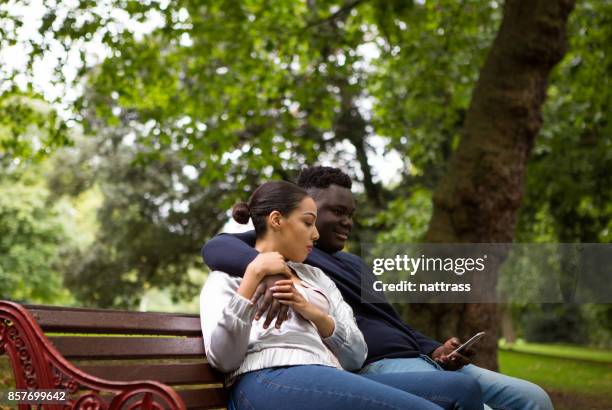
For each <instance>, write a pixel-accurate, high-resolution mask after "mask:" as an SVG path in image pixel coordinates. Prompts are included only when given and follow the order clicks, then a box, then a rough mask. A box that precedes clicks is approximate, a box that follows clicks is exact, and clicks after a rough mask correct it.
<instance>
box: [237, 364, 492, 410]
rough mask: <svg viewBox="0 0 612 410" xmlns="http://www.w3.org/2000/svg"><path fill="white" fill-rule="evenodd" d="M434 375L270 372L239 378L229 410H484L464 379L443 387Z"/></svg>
mask: <svg viewBox="0 0 612 410" xmlns="http://www.w3.org/2000/svg"><path fill="white" fill-rule="evenodd" d="M433 375H434V374H432V373H431V372H422V373H421V372H415V373H410V374H405V375H404V374H367V375H357V374H354V373H350V372H347V371H343V370H339V369H336V368H333V367H327V366H317V365H306V366H285V367H274V368H269V369H263V370H257V371H253V372H249V373H246V374H244V375H242V376H241V377H240V379H239V380H238V381H237V382H236V383H235V384H234V385H233V386H232V388H231V391H230V401H229V403H228V409H229V410H245V409H248V410H253V409H255V410H266V409H270V410H283V409H291V410H312V409H318V410H319V409H320V410H327V409H328V410H343V409H347V410H366V409H368V410H370V409H371V410H374V409H389V410H392V409H398V410H399V409H412V410H417V409H422V410H440V409H448V410H450V409H456V408H464V409H466V410H467V409H469V410H476V409H478V410H480V409H482V408H483V407H482V399H481V397H482V393H481V391H480V387H479V386H478V383H476V382H474V381H473V380H471V379H470V378H469V377H466V376H463V375H461V374H459V373H450V372H448V375H449V376H450V377H449V378H448V379H447V381H448V384H446V385H445V384H444V383H441V382H440V380H439V378H437V377H436V378H434V377H432V376H433ZM434 380H435V382H434ZM419 396H421V397H419ZM423 397H424V398H423ZM426 399H427V400H426ZM434 403H435V404H434Z"/></svg>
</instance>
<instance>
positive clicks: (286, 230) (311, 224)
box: [278, 196, 319, 262]
mask: <svg viewBox="0 0 612 410" xmlns="http://www.w3.org/2000/svg"><path fill="white" fill-rule="evenodd" d="M281 219H282V222H281V225H280V229H279V231H278V232H279V244H280V247H281V250H280V253H281V254H282V255H283V256H284V257H285V258H287V259H289V260H290V261H294V262H303V261H304V260H305V259H306V258H307V257H308V254H309V253H310V252H311V251H312V248H313V245H314V241H316V240H317V239H319V232H318V231H317V227H316V225H315V223H316V221H317V205H316V204H315V202H314V200H313V199H312V198H311V197H309V196H307V197H306V198H304V199H303V200H302V202H300V205H299V206H298V207H297V208H296V209H294V210H293V211H292V212H291V213H290V214H289V215H287V216H286V217H282V218H281Z"/></svg>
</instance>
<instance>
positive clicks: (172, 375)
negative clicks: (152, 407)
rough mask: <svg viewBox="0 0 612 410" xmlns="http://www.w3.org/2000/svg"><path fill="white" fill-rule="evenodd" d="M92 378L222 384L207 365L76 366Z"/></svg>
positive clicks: (216, 374) (180, 383) (174, 383)
mask: <svg viewBox="0 0 612 410" xmlns="http://www.w3.org/2000/svg"><path fill="white" fill-rule="evenodd" d="M78 367H79V368H80V369H81V370H83V371H84V372H86V373H89V374H91V375H93V376H97V377H100V378H103V379H108V380H115V381H133V380H158V381H160V382H162V383H165V384H169V385H185V384H206V383H222V382H223V376H222V375H221V374H220V373H217V372H215V371H214V370H213V368H212V367H211V366H210V365H209V364H208V363H171V364H139V365H137V366H135V365H134V364H131V365H117V364H112V365H109V364H101V365H85V366H78Z"/></svg>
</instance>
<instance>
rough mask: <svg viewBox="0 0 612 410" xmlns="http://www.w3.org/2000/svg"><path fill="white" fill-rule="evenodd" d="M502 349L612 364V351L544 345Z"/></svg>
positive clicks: (525, 345)
mask: <svg viewBox="0 0 612 410" xmlns="http://www.w3.org/2000/svg"><path fill="white" fill-rule="evenodd" d="M499 347H500V349H503V350H511V351H514V352H520V353H533V354H539V355H546V356H554V357H562V358H566V359H576V360H587V361H593V362H602V363H612V350H604V349H596V348H592V347H582V346H572V345H554V344H542V343H525V342H522V343H521V342H519V343H512V344H509V343H500V346H499Z"/></svg>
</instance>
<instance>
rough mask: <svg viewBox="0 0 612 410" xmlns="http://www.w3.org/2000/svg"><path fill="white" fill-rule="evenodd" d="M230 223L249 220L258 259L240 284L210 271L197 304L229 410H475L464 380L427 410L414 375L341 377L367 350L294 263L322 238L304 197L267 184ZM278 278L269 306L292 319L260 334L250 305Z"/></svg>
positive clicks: (323, 283) (346, 316)
mask: <svg viewBox="0 0 612 410" xmlns="http://www.w3.org/2000/svg"><path fill="white" fill-rule="evenodd" d="M233 217H234V219H235V220H236V221H238V222H240V223H246V222H248V220H249V218H250V219H252V220H253V225H254V227H255V232H256V236H257V241H256V244H255V248H256V249H257V250H258V251H259V252H260V254H259V256H258V257H257V258H256V259H255V260H253V262H251V264H250V265H249V266H248V269H247V271H246V272H245V274H244V277H243V278H240V277H233V276H230V275H228V274H226V273H224V272H219V271H215V272H211V274H210V275H209V277H208V280H207V281H206V284H205V285H204V288H203V290H202V294H201V299H200V314H201V321H202V332H203V335H204V344H205V350H206V356H207V358H208V361H209V363H210V364H211V365H213V366H214V367H216V368H217V369H219V370H221V371H223V372H225V373H226V381H227V384H228V385H229V386H231V393H230V403H229V406H228V407H229V408H230V409H274V410H279V409H285V408H287V409H289V408H290V409H292V410H300V409H314V408H316V409H330V410H331V409H334V410H339V409H352V410H357V409H379V408H390V409H425V410H429V409H432V410H433V409H440V406H438V404H439V405H441V406H443V407H445V408H449V409H450V408H457V406H459V407H460V408H465V409H482V401H481V399H480V389H479V387H478V385H477V384H476V383H469V382H468V383H465V380H462V379H461V378H458V380H457V381H458V383H459V384H458V386H460V389H457V390H458V392H457V395H456V396H457V397H456V398H454V399H453V400H448V399H447V396H448V395H443V396H444V399H442V400H440V401H439V402H438V401H436V403H437V404H434V403H432V402H430V401H427V400H425V399H422V398H420V397H418V396H415V395H413V394H411V393H408V392H407V391H408V390H410V387H411V385H412V384H414V383H415V382H416V383H418V382H419V377H420V376H421V375H419V374H411V375H402V374H391V375H371V376H370V375H367V376H359V375H355V374H352V373H350V372H348V371H346V370H358V369H359V368H360V367H361V366H362V364H363V362H364V360H365V358H366V354H367V347H366V344H365V342H364V339H363V335H362V334H361V332H360V331H359V328H358V327H357V325H356V323H355V319H354V317H353V312H352V310H351V308H350V307H349V306H348V305H347V304H346V303H345V302H344V300H343V299H342V296H341V294H340V292H339V291H338V289H337V288H336V286H335V284H334V283H333V282H332V281H331V279H329V278H328V277H327V276H326V275H325V274H324V273H323V272H322V271H321V270H319V269H318V268H315V267H312V266H309V265H304V264H302V263H301V262H302V261H303V260H304V259H306V256H307V255H308V253H309V252H310V251H311V250H312V247H313V245H314V241H316V240H317V238H318V236H319V234H318V232H317V229H316V227H315V221H316V218H317V208H316V205H315V203H314V201H313V199H312V198H310V197H309V196H308V195H307V193H306V192H305V191H304V190H302V189H301V188H299V187H298V186H296V185H294V184H291V183H289V182H284V181H274V182H267V183H265V184H263V185H262V186H260V187H259V188H258V189H257V190H256V191H255V192H254V193H253V195H252V196H251V198H250V199H249V202H248V204H247V203H239V204H237V205H236V206H235V207H234V209H233ZM279 272H283V273H284V274H285V276H286V277H287V279H285V280H282V281H279V282H277V283H276V286H275V292H274V297H275V298H277V299H278V300H279V301H280V302H281V303H283V304H286V305H288V306H290V307H291V309H290V310H289V311H290V313H289V317H288V319H287V320H286V321H285V322H284V323H283V325H282V327H281V328H280V329H277V328H275V327H269V328H264V327H263V325H262V323H260V322H259V321H254V315H255V312H256V306H255V303H254V302H253V301H252V300H251V299H252V298H253V295H254V293H255V289H256V287H257V285H258V284H259V282H260V281H261V280H262V279H263V278H264V277H265V276H266V275H267V274H273V273H279ZM343 369H344V370H343ZM404 376H405V377H404ZM458 376H459V375H458ZM425 377H430V376H425ZM466 379H467V378H466ZM421 381H422V380H421ZM462 383H463V384H462Z"/></svg>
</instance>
